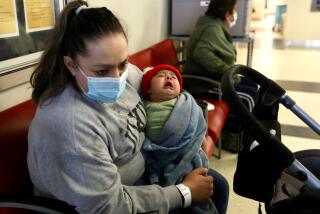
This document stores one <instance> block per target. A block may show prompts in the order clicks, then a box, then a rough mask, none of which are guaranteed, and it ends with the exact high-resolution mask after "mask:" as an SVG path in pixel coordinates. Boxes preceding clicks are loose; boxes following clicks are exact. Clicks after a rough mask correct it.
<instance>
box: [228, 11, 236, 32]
mask: <svg viewBox="0 0 320 214" xmlns="http://www.w3.org/2000/svg"><path fill="white" fill-rule="evenodd" d="M237 19H238V13H237V12H235V13H234V15H233V21H232V22H230V24H229V26H230V28H232V27H234V26H235V25H236V23H237Z"/></svg>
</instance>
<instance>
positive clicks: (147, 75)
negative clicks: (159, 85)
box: [141, 64, 182, 98]
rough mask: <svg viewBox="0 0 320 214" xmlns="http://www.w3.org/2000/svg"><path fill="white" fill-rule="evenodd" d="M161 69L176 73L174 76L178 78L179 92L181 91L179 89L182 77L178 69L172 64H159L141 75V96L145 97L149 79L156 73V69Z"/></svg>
mask: <svg viewBox="0 0 320 214" xmlns="http://www.w3.org/2000/svg"><path fill="white" fill-rule="evenodd" d="M162 70H169V71H172V72H174V73H175V74H176V76H177V78H178V80H179V83H180V92H181V90H182V77H181V74H180V71H179V70H178V69H177V68H176V67H174V66H172V65H167V64H161V65H157V66H155V67H153V68H152V69H150V70H148V71H146V73H145V74H144V75H143V78H142V83H141V89H142V93H143V96H144V97H145V98H147V97H148V90H149V87H150V81H151V80H152V78H153V77H154V75H156V74H157V73H158V71H162Z"/></svg>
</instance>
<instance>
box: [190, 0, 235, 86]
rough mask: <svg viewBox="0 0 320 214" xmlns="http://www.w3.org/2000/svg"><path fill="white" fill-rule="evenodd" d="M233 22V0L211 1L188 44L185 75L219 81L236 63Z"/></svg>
mask: <svg viewBox="0 0 320 214" xmlns="http://www.w3.org/2000/svg"><path fill="white" fill-rule="evenodd" d="M236 20H237V12H236V0H211V1H210V4H209V7H208V10H207V11H206V13H205V15H204V16H200V17H199V19H198V21H197V23H196V26H195V28H194V31H193V33H192V35H191V38H190V40H189V42H188V47H187V62H186V65H185V68H184V72H185V73H188V74H196V75H199V76H205V77H209V78H211V79H214V80H217V81H220V79H221V77H222V75H223V73H224V72H225V71H226V70H227V69H228V68H229V67H230V66H231V65H233V64H234V63H235V61H236V55H237V53H236V49H235V47H234V46H233V44H232V37H231V34H230V28H231V27H233V26H234V25H235V23H236Z"/></svg>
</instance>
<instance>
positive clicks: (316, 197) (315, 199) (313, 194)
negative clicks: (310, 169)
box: [270, 186, 320, 214]
mask: <svg viewBox="0 0 320 214" xmlns="http://www.w3.org/2000/svg"><path fill="white" fill-rule="evenodd" d="M270 213H271V214H302V213H303V214H319V213H320V190H319V189H318V190H316V189H309V188H307V187H306V186H305V187H304V188H303V189H302V190H301V193H300V194H299V195H298V196H296V197H292V198H288V199H286V200H282V201H279V202H277V203H275V204H273V205H272V207H271V209H270Z"/></svg>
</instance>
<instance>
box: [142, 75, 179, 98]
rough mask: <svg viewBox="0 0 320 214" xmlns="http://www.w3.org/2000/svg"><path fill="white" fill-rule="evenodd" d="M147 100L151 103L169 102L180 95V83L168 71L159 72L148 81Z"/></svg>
mask: <svg viewBox="0 0 320 214" xmlns="http://www.w3.org/2000/svg"><path fill="white" fill-rule="evenodd" d="M148 93H149V95H150V96H149V99H150V100H151V101H153V102H162V101H166V100H171V99H173V98H175V97H177V96H178V95H179V94H180V83H179V80H178V78H177V76H176V74H175V73H174V72H172V71H170V70H162V71H159V72H158V73H157V74H156V75H154V77H153V78H152V79H151V81H150V89H149V92H148Z"/></svg>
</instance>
